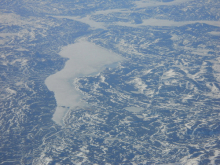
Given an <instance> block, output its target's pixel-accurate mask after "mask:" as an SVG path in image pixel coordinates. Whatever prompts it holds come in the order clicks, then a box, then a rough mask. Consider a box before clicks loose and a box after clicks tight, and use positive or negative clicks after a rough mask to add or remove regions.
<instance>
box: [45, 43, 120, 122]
mask: <svg viewBox="0 0 220 165" xmlns="http://www.w3.org/2000/svg"><path fill="white" fill-rule="evenodd" d="M59 54H60V55H61V56H62V57H66V58H69V60H68V61H67V62H66V64H65V67H64V68H63V69H62V70H61V71H59V72H57V73H55V74H53V75H51V76H49V77H48V78H47V79H46V81H45V84H46V85H47V87H48V89H49V90H50V91H53V92H54V95H55V99H56V102H57V107H56V111H55V113H54V115H53V120H54V121H55V122H56V123H57V124H59V125H62V118H63V117H64V115H65V113H66V112H67V111H68V109H74V108H76V107H83V106H85V105H86V103H85V102H83V101H81V94H80V93H79V92H78V91H77V90H76V89H75V87H74V84H73V81H74V79H75V78H77V77H79V76H80V77H81V76H88V75H91V74H94V73H98V72H100V71H102V70H103V69H105V67H106V66H107V65H110V64H113V63H115V62H119V61H121V60H122V57H121V56H119V55H117V54H115V53H113V52H111V51H109V50H106V49H104V48H102V47H100V46H97V45H95V44H93V43H90V42H88V41H86V40H84V39H81V40H79V41H78V42H76V43H75V44H70V45H68V46H65V47H63V49H62V50H61V52H60V53H59Z"/></svg>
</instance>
